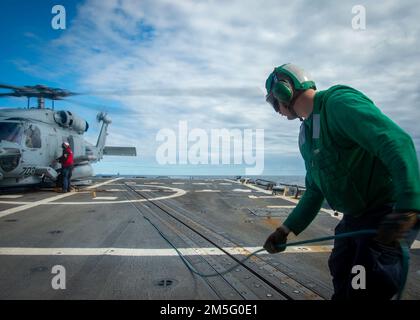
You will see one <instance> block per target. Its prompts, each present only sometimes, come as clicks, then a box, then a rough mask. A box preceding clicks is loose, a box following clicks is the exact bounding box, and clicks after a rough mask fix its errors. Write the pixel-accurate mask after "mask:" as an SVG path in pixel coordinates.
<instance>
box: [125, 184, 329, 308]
mask: <svg viewBox="0 0 420 320" xmlns="http://www.w3.org/2000/svg"><path fill="white" fill-rule="evenodd" d="M124 185H125V187H126V188H127V196H128V197H130V196H131V197H133V196H134V197H137V196H140V197H142V198H144V199H149V198H148V197H147V195H145V194H144V193H145V192H141V191H139V190H136V189H134V188H133V186H131V185H130V184H127V183H124ZM147 194H151V195H152V194H153V192H147ZM131 204H132V205H133V206H134V207H135V208H136V210H138V211H139V213H140V214H142V215H143V216H147V218H148V219H150V218H151V217H153V220H154V221H159V223H160V224H159V227H158V230H160V231H161V232H162V234H164V235H165V238H169V239H168V240H170V242H171V244H172V245H173V246H175V247H178V248H180V247H183V246H185V244H186V245H188V246H190V247H192V248H197V249H196V250H198V252H197V253H200V252H199V251H202V250H200V247H202V248H205V247H208V244H211V247H214V248H215V250H220V251H221V252H223V253H224V255H216V256H210V255H205V254H203V255H198V256H188V257H187V256H184V257H183V258H184V259H186V260H188V262H189V263H190V264H191V265H192V266H194V268H195V269H196V270H198V271H200V272H201V273H204V274H209V273H210V274H212V273H222V272H223V271H225V270H226V269H229V268H231V267H232V266H233V265H234V264H238V266H237V267H236V268H235V269H234V270H233V271H232V272H230V273H227V274H223V275H220V277H211V278H202V279H203V280H204V281H206V282H207V284H208V285H209V286H210V287H211V288H212V290H213V291H214V292H215V293H216V295H217V296H218V297H219V298H220V299H268V300H323V299H324V297H322V296H321V295H320V294H318V293H317V292H315V291H314V290H312V289H311V288H308V287H306V286H305V285H303V284H302V283H300V282H299V281H298V280H296V279H293V278H292V277H290V276H289V275H287V274H285V273H284V272H282V271H281V270H280V269H279V268H278V267H276V266H274V265H272V264H270V263H269V262H267V261H264V260H263V259H262V258H260V257H258V256H253V257H251V258H250V259H249V260H248V261H246V262H245V263H242V262H241V260H242V259H243V257H245V256H246V255H248V254H250V253H251V252H249V251H248V250H246V249H245V248H243V247H241V246H239V245H238V244H236V243H233V242H232V241H231V240H229V239H227V238H226V237H224V236H222V235H221V234H219V233H216V232H214V231H212V230H210V229H209V228H207V227H206V226H204V225H202V224H200V223H198V222H197V221H194V220H192V219H191V218H189V217H187V216H186V215H184V214H182V213H181V212H180V211H181V210H180V209H181V208H179V207H178V208H175V209H174V208H171V207H170V206H169V205H167V204H166V203H164V202H163V201H159V203H157V201H153V200H148V201H147V202H144V203H142V204H139V203H131ZM147 204H151V205H152V206H153V208H157V209H158V213H159V214H158V213H157V212H156V211H155V210H153V209H152V208H151V207H150V206H148V205H147ZM182 210H184V209H182ZM184 211H185V210H184ZM145 213H146V214H145ZM161 213H163V215H162V214H161ZM168 219H169V220H168ZM155 228H156V226H155ZM206 245H207V246H206ZM224 247H235V248H237V251H239V252H240V253H241V257H237V256H235V255H233V254H231V253H230V252H227V251H226V250H225V249H223V248H224ZM242 255H243V256H242Z"/></svg>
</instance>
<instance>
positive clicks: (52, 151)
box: [47, 133, 60, 160]
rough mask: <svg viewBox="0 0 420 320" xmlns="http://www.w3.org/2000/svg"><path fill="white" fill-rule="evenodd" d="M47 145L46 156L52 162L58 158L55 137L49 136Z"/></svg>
mask: <svg viewBox="0 0 420 320" xmlns="http://www.w3.org/2000/svg"><path fill="white" fill-rule="evenodd" d="M47 145H48V156H49V158H50V159H52V160H54V159H56V158H58V157H59V156H60V155H59V154H58V151H57V150H58V148H57V137H56V136H55V135H54V134H51V133H50V134H49V135H48V139H47Z"/></svg>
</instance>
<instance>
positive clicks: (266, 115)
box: [0, 0, 420, 175]
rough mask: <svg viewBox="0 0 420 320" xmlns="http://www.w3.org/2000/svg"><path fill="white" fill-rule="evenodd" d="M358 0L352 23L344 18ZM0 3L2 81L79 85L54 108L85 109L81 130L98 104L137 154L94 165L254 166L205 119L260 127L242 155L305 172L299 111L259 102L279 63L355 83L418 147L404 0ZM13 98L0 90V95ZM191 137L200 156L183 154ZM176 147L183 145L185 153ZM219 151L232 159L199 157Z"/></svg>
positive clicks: (412, 51)
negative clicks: (259, 136)
mask: <svg viewBox="0 0 420 320" xmlns="http://www.w3.org/2000/svg"><path fill="white" fill-rule="evenodd" d="M57 4H58V5H62V6H63V7H64V8H65V13H66V15H65V18H66V19H65V21H66V28H65V29H58V30H56V29H54V28H53V27H52V20H53V18H54V17H55V16H56V14H53V13H52V12H51V11H52V8H53V6H54V5H57ZM357 5H358V6H362V7H363V9H364V12H365V17H366V19H365V24H364V25H363V24H361V20H360V19H359V20H355V18H358V17H360V15H359V14H360V10H359V11H352V9H353V10H354V7H355V6H357ZM0 16H1V19H0V30H1V31H0V32H1V33H2V34H1V37H0V41H1V50H0V82H1V83H7V84H12V85H35V84H38V83H40V84H45V85H49V86H52V87H59V88H64V89H68V90H71V91H74V92H81V93H87V95H80V96H76V97H74V98H72V99H71V100H72V101H71V102H70V101H63V102H58V103H56V109H64V110H71V111H72V112H74V113H76V114H78V115H80V116H82V117H83V118H85V119H86V120H87V121H88V122H89V124H90V129H89V131H88V132H87V133H86V134H85V136H86V139H87V140H89V141H90V142H92V143H95V142H96V139H97V135H98V132H99V130H100V125H99V124H98V123H97V122H96V120H95V117H96V114H97V113H98V112H101V111H105V112H107V113H108V114H109V116H110V117H111V118H112V121H113V122H112V124H111V126H110V128H109V135H108V138H107V145H112V146H135V147H136V149H137V154H138V156H137V157H135V158H134V157H132V158H129V157H105V158H104V159H103V160H102V161H101V162H99V163H97V164H95V165H94V169H95V172H96V173H107V174H115V173H120V174H136V175H146V174H153V175H195V174H197V175H244V174H247V173H250V172H251V171H247V169H249V168H252V167H253V166H254V165H253V164H252V161H248V162H247V161H245V156H244V157H243V158H242V161H237V162H236V163H234V161H233V158H234V155H233V154H232V152H230V153H229V152H228V151H229V147H231V148H230V150H231V151H232V149H233V144H231V145H230V146H229V145H224V146H223V147H221V148H220V149H219V148H215V147H214V148H212V147H209V148H208V149H207V150H206V151H205V152H204V151H203V150H204V148H207V145H208V146H211V141H212V138H213V136H214V135H213V130H221V129H227V130H239V131H237V132H239V133H240V134H241V135H242V140H243V141H242V142H243V143H244V142H245V140H246V139H245V131H246V130H248V131H249V130H251V132H253V133H255V135H256V132H257V130H263V133H264V137H263V140H262V141H263V143H261V142H260V143H258V142H257V141H256V140H255V139H254V140H255V141H254V140H251V142H252V141H254V142H255V143H254V144H252V143H251V145H252V148H251V149H252V154H253V155H254V156H255V158H256V159H257V160H255V166H256V162H259V164H261V161H262V168H263V170H260V172H259V173H261V174H264V175H304V174H305V169H304V162H303V160H302V158H301V156H300V154H299V149H298V133H299V126H300V122H299V121H298V120H295V121H288V120H286V119H285V118H284V117H280V116H279V115H277V114H275V112H274V111H273V109H272V108H271V107H270V106H269V105H268V104H267V103H266V102H265V90H264V84H265V80H266V78H267V76H268V75H269V73H270V72H271V71H272V70H273V69H274V67H276V66H279V65H282V64H283V63H288V62H291V63H294V64H296V65H298V66H301V67H302V68H304V69H305V70H307V71H308V72H309V73H310V74H311V75H312V77H313V79H314V80H315V82H316V84H317V88H318V89H320V90H324V89H328V88H329V87H330V86H332V85H335V84H346V85H350V86H352V87H354V88H356V89H358V90H360V91H362V92H363V93H365V94H366V95H367V96H369V97H370V98H371V99H372V100H373V101H374V102H375V104H376V105H377V106H378V107H379V108H380V109H381V110H382V112H383V113H385V114H386V115H387V116H388V117H390V118H391V119H392V120H393V121H395V122H396V123H397V124H398V125H400V126H401V127H402V128H403V129H404V130H405V131H407V132H408V133H409V134H410V135H411V137H412V138H413V141H414V144H415V146H416V149H417V154H418V157H419V155H420V153H419V151H420V130H419V127H418V121H419V119H420V106H419V97H420V77H419V74H420V59H419V57H420V24H419V23H418V17H419V16H420V3H419V2H418V1H415V0H413V1H409V0H407V1H380V2H379V1H323V0H319V1H309V0H308V1H303V0H302V1H281V0H274V1H251V0H240V1H221V0H220V1H203V0H198V1H173V0H172V1H169V0H168V1H166V0H165V1H164V0H153V1H141V0H127V1H125V0H86V1H62V0H56V1H49V0H43V1H31V0H2V1H1V2H0ZM355 21H356V22H357V23H356V27H355ZM61 22H62V21H61ZM357 26H358V27H357ZM25 104H26V101H25V100H22V99H17V98H14V99H2V100H0V107H16V106H19V107H20V106H22V107H24V106H25ZM182 123H186V124H187V135H190V136H189V139H190V140H189V141H187V138H188V136H186V137H184V136H182V134H181V131H182V130H181V127H182V125H181V124H182ZM168 132H169V133H171V134H168V135H167V139H166V140H159V139H158V136H159V135H161V136H162V135H164V134H165V133H168ZM259 132H260V131H259ZM194 137H195V140H194ZM184 138H185V139H184ZM254 138H255V136H254ZM184 140H185V141H184ZM198 144H199V145H200V146H203V148H201V152H202V153H201V154H200V156H202V158H201V159H205V158H207V159H208V161H207V162H208V164H203V162H205V161H202V163H199V164H196V163H194V161H193V159H192V158H193V155H194V154H195V150H196V149H194V146H195V147H197V145H198ZM206 144H207V145H206ZM166 145H168V146H169V145H171V146H173V147H174V150H175V151H176V152H177V157H176V163H172V164H163V163H162V161H160V160H159V159H158V154H159V150H162V148H163V147H164V146H166ZM182 146H184V147H186V150H187V152H189V153H187V161H186V163H183V162H182V161H181V158H182V157H183V156H181V155H180V153H181V152H182V150H184V149H182V148H183V147H182ZM244 148H245V145H244ZM223 152H224V153H225V154H226V153H228V154H230V157H231V159H230V160H232V161H230V162H229V163H226V164H217V161H212V159H216V158H217V157H218V155H220V153H223ZM214 154H216V156H215V157H214V158H213V156H214ZM190 156H191V157H190ZM220 157H222V155H220ZM261 157H263V159H261ZM251 158H252V157H251ZM258 159H259V160H258ZM260 167H261V165H260Z"/></svg>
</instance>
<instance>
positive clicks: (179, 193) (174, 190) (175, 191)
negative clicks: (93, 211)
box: [0, 178, 187, 218]
mask: <svg viewBox="0 0 420 320" xmlns="http://www.w3.org/2000/svg"><path fill="white" fill-rule="evenodd" d="M118 179H123V178H118ZM103 184H104V183H102V184H99V185H103ZM99 185H95V186H91V187H89V188H94V187H97V186H99ZM137 186H140V187H141V186H143V185H140V184H139V185H137ZM144 186H146V185H144ZM148 187H154V188H162V189H167V190H165V191H163V192H171V193H173V194H170V195H167V196H161V197H156V198H148V199H136V200H115V201H73V202H52V201H55V200H59V199H61V198H64V197H67V196H70V195H72V194H80V193H86V192H71V193H64V194H63V195H60V197H59V198H57V197H58V196H57V197H55V198H54V197H53V198H51V200H49V201H47V202H41V203H39V204H37V205H40V204H42V205H44V204H45V205H57V204H66V205H67V204H70V205H72V204H80V205H89V204H120V203H134V202H147V201H157V200H165V199H171V198H176V197H180V196H183V195H184V194H186V193H187V191H185V190H183V189H178V188H173V187H165V186H150V185H149V186H148ZM86 189H87V188H86ZM159 191H161V190H159ZM63 196H64V197H63ZM0 203H7V204H24V205H32V204H34V202H24V201H20V202H18V201H16V202H15V201H0ZM22 207H23V206H22ZM17 208H20V207H17ZM17 208H12V209H17ZM12 209H8V210H12ZM8 210H5V211H8ZM22 210H25V209H22ZM3 212H4V211H0V218H1V217H2V215H1V214H2V213H3Z"/></svg>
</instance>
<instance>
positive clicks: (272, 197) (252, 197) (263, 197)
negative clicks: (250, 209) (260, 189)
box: [248, 196, 278, 199]
mask: <svg viewBox="0 0 420 320" xmlns="http://www.w3.org/2000/svg"><path fill="white" fill-rule="evenodd" d="M248 197H249V198H250V199H275V198H278V197H277V196H248Z"/></svg>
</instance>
